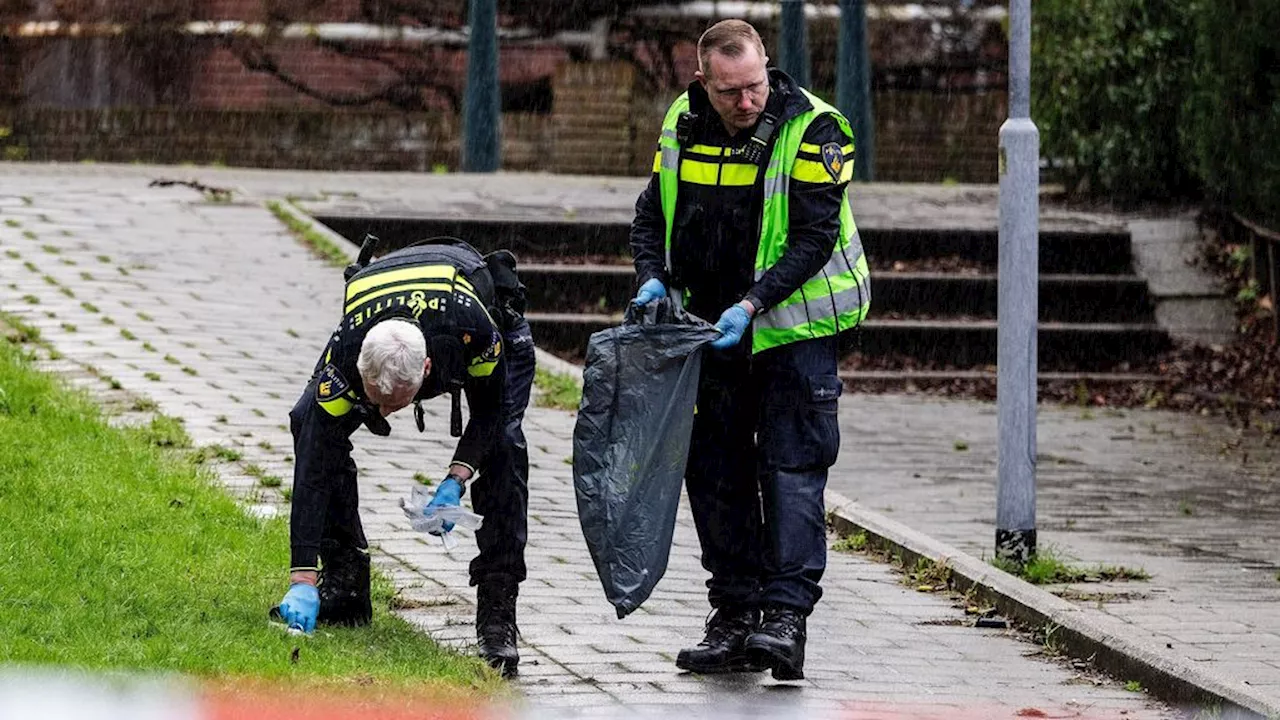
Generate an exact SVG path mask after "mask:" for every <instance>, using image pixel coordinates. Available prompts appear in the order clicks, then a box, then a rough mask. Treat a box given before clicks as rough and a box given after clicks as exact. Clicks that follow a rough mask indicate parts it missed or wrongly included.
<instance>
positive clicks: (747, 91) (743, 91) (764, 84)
mask: <svg viewBox="0 0 1280 720" xmlns="http://www.w3.org/2000/svg"><path fill="white" fill-rule="evenodd" d="M768 88H769V78H768V76H766V77H764V78H763V79H761V80H757V81H756V82H754V83H752V84H750V85H747V86H744V87H737V88H715V89H713V90H712V92H714V93H715V95H716V97H718V98H721V99H724V100H736V99H737V98H739V97H741V96H743V95H746V96H747V97H750V98H758V97H760V96H761V95H763V94H764V93H765V91H766V90H768Z"/></svg>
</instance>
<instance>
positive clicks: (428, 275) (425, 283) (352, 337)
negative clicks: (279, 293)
mask: <svg viewBox="0 0 1280 720" xmlns="http://www.w3.org/2000/svg"><path fill="white" fill-rule="evenodd" d="M483 265H484V261H483V259H482V258H480V256H479V255H478V254H476V253H475V252H474V251H473V250H471V249H470V248H469V247H467V246H461V247H459V246H453V245H421V246H412V247H409V248H406V249H403V250H398V251H396V252H393V253H390V254H388V255H386V256H384V257H382V258H379V259H378V260H377V261H375V262H373V263H371V264H369V265H368V266H367V267H365V268H364V269H363V270H361V271H360V272H359V273H358V274H356V275H355V276H354V277H352V278H351V280H350V281H349V282H348V283H347V289H346V295H345V299H344V307H343V317H342V321H341V322H340V323H339V324H338V327H337V329H335V330H334V332H333V335H332V336H331V337H330V339H329V343H328V345H327V347H326V348H325V350H324V353H323V354H322V355H321V358H320V361H319V363H317V365H316V372H317V373H318V375H319V382H318V383H317V384H316V387H315V400H316V402H317V403H319V404H320V406H321V407H322V408H323V409H324V410H325V412H323V413H317V416H318V417H320V418H322V419H328V420H332V421H335V422H337V421H338V420H339V418H342V417H344V416H346V415H347V414H348V413H351V412H361V413H365V414H366V415H369V414H371V415H373V416H377V417H376V418H374V419H373V422H372V423H371V424H370V426H371V429H372V428H373V427H375V426H377V425H379V424H380V423H378V419H380V416H379V415H378V410H377V408H376V407H374V406H373V405H371V404H370V403H369V402H368V400H367V399H366V398H365V393H364V384H363V382H362V381H361V379H360V374H359V371H358V370H357V368H356V359H357V357H359V354H360V345H361V343H363V342H364V337H365V335H366V334H368V332H369V329H370V328H372V327H373V326H374V325H375V324H377V323H379V322H383V321H385V320H389V319H392V318H398V319H401V320H406V321H409V322H413V323H416V324H417V325H418V327H419V328H421V330H422V333H423V335H424V336H425V337H426V340H427V353H428V355H429V356H430V357H431V373H430V375H428V377H427V379H426V381H425V382H424V383H423V385H422V389H421V390H420V391H419V392H418V394H417V397H416V398H415V400H426V399H429V398H433V397H436V396H438V395H440V394H442V393H445V392H450V391H456V390H459V389H461V390H463V391H465V393H466V396H467V405H468V408H469V410H470V417H469V418H468V421H467V425H466V429H465V430H464V431H463V434H462V438H461V440H460V441H459V443H458V447H457V450H456V451H455V452H454V459H453V461H454V462H455V463H460V464H463V465H466V466H467V467H469V468H471V469H472V471H475V469H476V468H477V467H479V465H480V463H481V462H482V461H483V460H484V458H485V456H486V455H487V454H488V451H489V447H490V446H491V445H492V443H493V440H494V438H495V437H496V434H497V431H498V427H499V424H500V422H501V409H502V390H503V387H502V386H503V382H504V377H505V375H504V373H503V372H501V368H500V366H499V362H500V360H501V355H502V333H501V331H500V329H499V327H498V325H497V324H496V323H495V322H494V320H493V318H492V317H491V315H490V307H491V306H492V304H493V288H492V287H491V286H488V277H487V275H484V274H483V273H477V272H476V271H477V270H478V269H479V268H482V267H483Z"/></svg>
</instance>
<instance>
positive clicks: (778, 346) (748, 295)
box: [631, 20, 871, 680]
mask: <svg viewBox="0 0 1280 720" xmlns="http://www.w3.org/2000/svg"><path fill="white" fill-rule="evenodd" d="M767 62H768V57H767V56H766V55H765V51H764V45H763V43H762V42H761V40H760V36H759V34H757V32H756V30H755V29H754V28H753V27H752V26H751V25H749V24H747V23H745V22H742V21H740V20H725V21H723V22H720V23H717V24H716V25H714V26H712V27H711V28H710V29H708V30H707V31H706V32H705V33H704V34H703V35H702V37H701V39H700V40H699V41H698V67H699V70H698V72H697V73H696V74H695V78H696V81H695V82H693V83H692V84H690V85H689V89H688V91H687V92H686V93H684V94H682V95H681V96H680V97H679V98H677V99H676V101H675V102H674V103H673V104H672V105H671V107H670V109H669V110H668V111H667V114H666V119H665V121H664V122H663V129H662V135H661V137H660V139H659V149H658V153H657V156H656V158H655V160H654V173H653V177H652V178H651V180H650V182H649V185H648V187H647V188H646V189H645V190H644V192H643V193H642V194H641V195H640V198H639V200H638V201H637V203H636V218H635V221H634V223H633V225H632V230H631V249H632V255H633V257H634V260H635V266H636V273H637V281H638V283H639V285H640V289H639V292H638V293H637V295H636V298H635V300H634V302H636V303H640V304H643V303H646V302H650V301H652V300H654V299H656V298H660V297H663V296H665V295H666V294H667V293H668V290H669V289H671V290H679V291H682V292H683V298H684V302H685V305H686V307H687V308H688V309H689V310H690V312H692V313H693V314H695V315H698V316H700V317H704V318H718V321H717V322H716V327H717V328H718V329H720V330H721V332H722V333H723V334H722V335H721V337H720V338H719V339H717V340H716V341H714V342H713V343H712V347H713V350H712V351H711V352H709V353H708V354H707V355H706V356H705V357H704V360H703V364H702V376H701V379H700V383H699V388H698V401H697V415H696V417H695V420H694V429H693V438H692V441H691V443H690V444H691V450H690V453H689V463H688V468H687V471H686V486H687V490H688V493H689V502H690V505H691V506H692V510H693V516H694V521H695V524H696V526H697V530H698V537H699V540H700V541H701V544H702V564H703V567H705V568H706V569H707V570H708V571H709V572H710V573H711V577H710V579H709V580H708V582H707V587H708V591H709V592H708V597H709V600H710V603H711V606H712V608H713V612H712V614H711V616H710V617H709V619H708V622H707V627H706V635H705V637H704V639H703V641H702V642H701V643H700V644H699V645H698V646H696V647H692V648H687V649H685V650H681V651H680V653H679V655H678V657H677V659H676V665H677V666H678V667H680V668H681V669H684V670H687V671H691V672H698V673H717V672H736V671H759V670H764V669H770V670H772V673H773V676H774V677H775V678H777V679H780V680H788V679H799V678H803V677H804V649H805V639H806V629H805V625H806V618H807V617H808V615H809V614H810V612H812V610H813V608H814V605H815V604H816V603H817V602H818V599H819V598H820V597H821V595H822V589H821V587H820V586H819V581H820V580H821V579H822V574H823V570H824V569H825V566H826V533H825V527H824V520H825V512H824V506H823V490H824V488H825V486H826V481H827V470H828V468H830V467H831V465H832V464H834V463H835V459H836V452H837V450H838V447H839V430H838V427H837V422H836V402H837V398H838V397H839V395H840V390H841V383H840V380H839V379H838V378H837V376H836V366H837V361H838V352H839V351H838V345H837V335H838V334H839V333H840V332H842V331H845V330H848V329H849V328H852V327H853V326H855V325H857V324H858V323H859V322H861V320H862V318H863V317H864V316H865V314H866V312H867V310H868V308H869V307H870V298H871V296H870V285H869V275H868V271H867V263H866V259H865V258H864V257H863V254H862V245H861V241H860V240H859V238H858V235H857V231H856V228H855V227H854V223H853V215H852V213H851V212H850V209H849V201H848V198H847V196H846V194H845V189H846V185H847V184H848V182H849V180H850V178H851V177H852V172H853V134H852V132H851V131H850V129H849V123H848V121H847V120H846V119H845V118H844V117H842V116H841V115H840V113H839V112H838V111H837V110H836V109H835V108H833V107H832V106H830V105H828V104H827V103H825V102H823V101H822V100H820V99H819V98H817V97H815V96H814V95H812V94H810V93H809V92H808V91H806V90H805V89H803V88H801V87H799V86H798V85H796V83H795V81H793V80H792V79H791V78H790V77H788V76H787V75H786V74H784V73H782V72H781V71H779V70H777V69H772V68H767Z"/></svg>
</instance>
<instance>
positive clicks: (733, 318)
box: [711, 301, 755, 350]
mask: <svg viewBox="0 0 1280 720" xmlns="http://www.w3.org/2000/svg"><path fill="white" fill-rule="evenodd" d="M744 302H745V301H744ZM754 310H755V309H754V308H752V309H751V311H748V310H747V307H746V306H744V304H743V303H738V304H737V305H732V306H730V307H729V309H728V310H725V311H724V312H723V313H721V314H720V319H719V320H718V321H716V329H717V330H719V331H720V332H721V335H720V337H718V338H716V339H715V340H713V341H711V347H713V348H715V349H717V350H724V349H725V348H731V347H733V346H734V345H737V344H738V341H740V340H742V333H744V332H746V331H747V326H748V325H750V324H751V315H752V314H753V313H754Z"/></svg>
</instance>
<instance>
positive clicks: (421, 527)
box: [400, 485, 484, 550]
mask: <svg viewBox="0 0 1280 720" xmlns="http://www.w3.org/2000/svg"><path fill="white" fill-rule="evenodd" d="M434 497H435V493H434V492H431V491H429V490H427V489H426V488H425V487H423V486H421V485H414V486H413V490H412V491H411V492H410V493H409V499H408V500H405V499H404V498H400V508H401V509H402V510H404V514H405V517H407V518H409V527H411V528H413V529H414V530H417V531H418V532H425V533H430V534H432V535H439V536H440V542H442V543H444V549H445V550H453V549H454V548H455V547H457V546H458V540H457V538H455V537H454V536H453V532H452V531H450V532H445V531H444V524H445V523H446V522H451V523H453V524H454V525H455V526H457V527H460V528H466V529H467V530H479V529H480V526H481V525H482V524H483V523H484V518H483V517H481V516H480V515H477V514H475V513H473V512H471V511H470V510H467V509H466V508H464V507H461V506H458V507H453V506H444V507H431V506H430V505H429V503H430V502H431V499H432V498H434Z"/></svg>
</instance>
